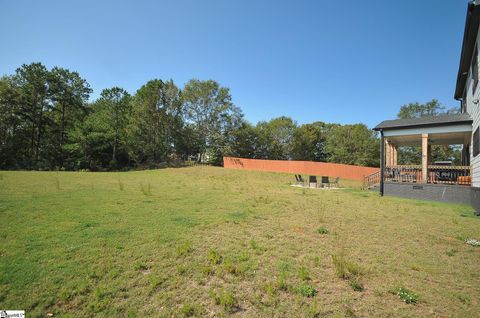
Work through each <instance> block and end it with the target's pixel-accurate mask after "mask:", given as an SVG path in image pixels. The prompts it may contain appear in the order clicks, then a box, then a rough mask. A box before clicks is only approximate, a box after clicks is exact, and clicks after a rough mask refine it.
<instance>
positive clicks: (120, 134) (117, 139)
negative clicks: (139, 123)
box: [67, 87, 131, 170]
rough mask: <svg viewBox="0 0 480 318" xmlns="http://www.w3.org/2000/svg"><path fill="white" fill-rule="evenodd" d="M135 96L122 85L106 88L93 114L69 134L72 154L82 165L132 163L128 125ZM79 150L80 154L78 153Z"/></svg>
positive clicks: (93, 105)
mask: <svg viewBox="0 0 480 318" xmlns="http://www.w3.org/2000/svg"><path fill="white" fill-rule="evenodd" d="M130 102H131V97H130V94H128V92H127V91H125V90H124V89H122V88H119V87H113V88H110V89H104V90H103V91H102V92H101V93H100V97H99V98H98V99H97V100H96V101H95V102H94V103H93V104H92V105H91V106H90V113H89V115H88V116H87V117H86V118H85V119H84V120H83V121H82V122H77V125H76V127H75V129H74V130H73V131H72V132H71V133H70V134H69V136H70V139H71V140H72V143H70V144H69V145H67V147H68V149H69V150H70V156H71V157H72V158H76V164H75V166H77V167H79V168H88V169H92V170H98V169H104V168H109V169H116V168H120V167H123V166H126V165H128V162H129V158H128V151H127V148H126V143H127V139H126V128H127V123H128V120H129V118H130V109H131V104H130ZM74 153H76V155H74Z"/></svg>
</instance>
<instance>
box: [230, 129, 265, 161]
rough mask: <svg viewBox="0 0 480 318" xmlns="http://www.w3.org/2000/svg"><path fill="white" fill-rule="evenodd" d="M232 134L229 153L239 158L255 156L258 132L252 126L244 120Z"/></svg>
mask: <svg viewBox="0 0 480 318" xmlns="http://www.w3.org/2000/svg"><path fill="white" fill-rule="evenodd" d="M232 134H233V142H232V146H231V152H230V153H229V155H232V156H235V157H240V158H256V157H257V151H256V149H257V145H258V133H257V130H256V128H255V127H254V126H252V125H251V124H250V123H248V122H245V121H244V122H242V124H241V125H240V127H238V129H236V130H234V131H233V133H232Z"/></svg>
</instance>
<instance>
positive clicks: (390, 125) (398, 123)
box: [373, 113, 473, 131]
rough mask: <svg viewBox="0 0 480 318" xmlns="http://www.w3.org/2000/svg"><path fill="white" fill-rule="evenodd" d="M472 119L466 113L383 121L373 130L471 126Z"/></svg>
mask: <svg viewBox="0 0 480 318" xmlns="http://www.w3.org/2000/svg"><path fill="white" fill-rule="evenodd" d="M472 122H473V120H472V118H471V117H470V115H469V114H468V113H461V114H448V115H439V116H425V117H420V118H408V119H393V120H384V121H382V122H381V123H380V124H378V125H377V126H376V127H375V128H373V130H377V131H379V130H388V129H399V128H413V127H428V126H448V125H457V124H471V123H472Z"/></svg>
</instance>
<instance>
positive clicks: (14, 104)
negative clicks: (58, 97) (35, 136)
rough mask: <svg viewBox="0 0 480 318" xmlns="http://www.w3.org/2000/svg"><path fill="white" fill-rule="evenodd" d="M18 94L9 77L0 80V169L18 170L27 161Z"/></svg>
mask: <svg viewBox="0 0 480 318" xmlns="http://www.w3.org/2000/svg"><path fill="white" fill-rule="evenodd" d="M21 105H22V104H21V99H20V92H18V90H17V89H16V87H14V85H13V84H12V79H11V77H3V78H0V168H4V169H5V168H20V167H23V166H24V164H25V160H28V159H29V158H28V153H26V151H25V150H26V149H28V148H29V144H28V131H27V128H28V127H27V126H26V122H25V120H23V119H22V117H21V109H20V107H21Z"/></svg>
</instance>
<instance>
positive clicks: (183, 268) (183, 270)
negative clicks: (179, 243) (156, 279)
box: [177, 265, 188, 276]
mask: <svg viewBox="0 0 480 318" xmlns="http://www.w3.org/2000/svg"><path fill="white" fill-rule="evenodd" d="M187 272H188V268H187V267H186V266H184V265H177V274H178V275H182V276H183V275H185V274H186V273H187Z"/></svg>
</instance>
